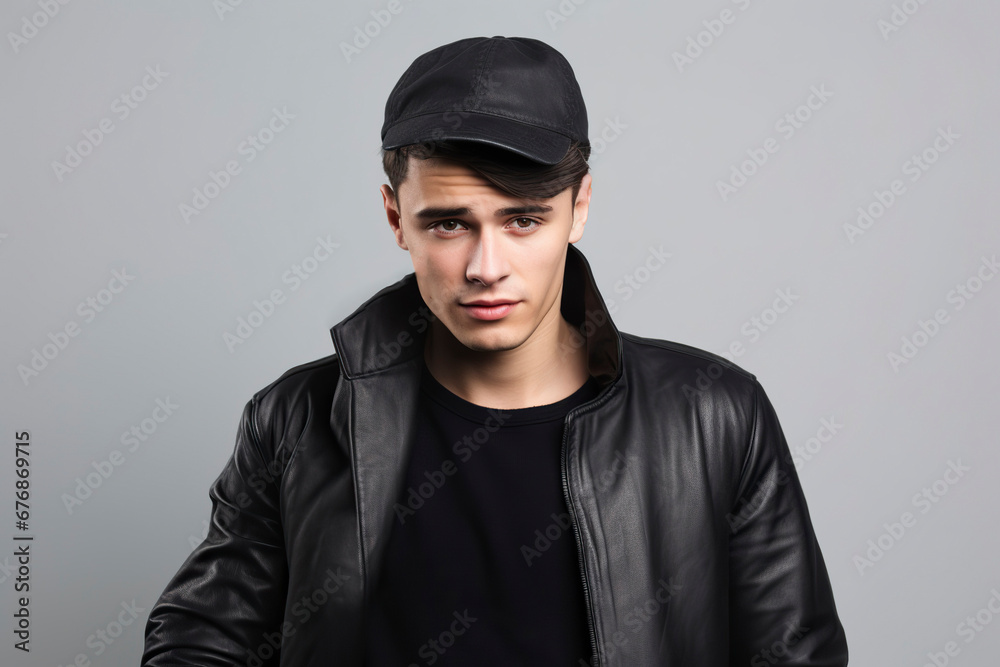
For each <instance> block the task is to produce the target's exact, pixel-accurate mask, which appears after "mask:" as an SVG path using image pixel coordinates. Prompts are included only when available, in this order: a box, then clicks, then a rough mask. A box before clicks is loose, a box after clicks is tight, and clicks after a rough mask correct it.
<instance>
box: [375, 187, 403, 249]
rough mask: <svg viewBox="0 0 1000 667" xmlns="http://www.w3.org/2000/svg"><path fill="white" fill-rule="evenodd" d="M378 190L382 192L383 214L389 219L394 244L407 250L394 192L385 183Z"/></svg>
mask: <svg viewBox="0 0 1000 667" xmlns="http://www.w3.org/2000/svg"><path fill="white" fill-rule="evenodd" d="M379 192H381V193H382V205H383V206H384V207H385V216H386V218H388V219H389V227H390V228H391V229H392V233H393V236H395V237H396V245H398V246H399V247H400V248H402V249H403V250H409V248H407V247H406V240H405V239H404V238H403V223H402V219H401V217H400V215H399V202H398V201H397V199H396V193H394V192H393V191H392V188H391V187H390V186H389V185H386V184H383V185H382V187H380V188H379Z"/></svg>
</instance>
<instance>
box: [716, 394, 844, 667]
mask: <svg viewBox="0 0 1000 667" xmlns="http://www.w3.org/2000/svg"><path fill="white" fill-rule="evenodd" d="M752 414H753V417H752V422H753V423H752V425H751V427H750V435H749V443H748V451H747V455H746V459H745V461H744V463H743V469H742V471H741V474H740V478H739V483H738V491H737V494H736V498H737V501H736V503H735V505H734V507H733V508H732V510H731V511H730V514H729V515H728V516H727V520H728V522H729V527H730V542H729V559H730V560H729V576H730V579H729V581H730V584H729V604H730V607H729V634H730V664H731V665H733V666H736V665H740V666H741V667H746V666H749V667H765V666H770V665H773V664H774V663H780V664H782V665H788V667H793V666H796V667H798V666H801V667H805V666H807V665H808V666H810V667H843V666H844V665H847V640H846V637H845V635H844V629H843V626H842V625H841V623H840V619H839V617H838V615H837V608H836V605H835V603H834V599H833V591H832V588H831V585H830V579H829V576H828V574H827V571H826V565H825V564H824V562H823V555H822V553H821V552H820V548H819V544H818V542H817V540H816V535H815V534H814V532H813V526H812V522H811V520H810V518H809V510H808V507H807V506H806V500H805V496H804V494H803V492H802V487H801V485H800V483H799V479H798V475H797V473H796V471H795V466H794V464H793V462H792V457H791V454H790V452H789V450H788V444H787V442H786V441H785V436H784V434H783V433H782V430H781V426H780V425H779V423H778V418H777V415H776V414H775V411H774V407H773V406H772V405H771V402H770V401H769V400H768V398H767V395H766V394H765V393H764V390H763V388H762V387H761V386H760V383H759V382H758V381H757V380H756V379H755V380H754V399H753V407H752Z"/></svg>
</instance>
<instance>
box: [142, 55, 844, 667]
mask: <svg viewBox="0 0 1000 667" xmlns="http://www.w3.org/2000/svg"><path fill="white" fill-rule="evenodd" d="M382 139H383V144H382V147H383V149H384V154H383V164H384V166H385V170H386V173H387V175H388V177H389V180H390V184H389V185H383V186H382V197H383V205H384V208H385V211H386V215H387V217H388V221H389V225H390V227H391V229H392V232H393V234H394V235H395V239H396V243H397V244H398V245H399V246H400V247H401V248H403V249H404V250H406V251H408V252H409V254H410V258H411V260H412V262H413V267H414V272H413V273H410V274H408V275H407V276H405V277H404V278H402V279H401V280H399V281H398V282H396V283H394V284H392V285H389V286H387V287H385V288H384V289H382V290H381V291H379V292H378V293H377V294H375V295H374V296H372V297H371V298H369V299H368V300H367V301H366V302H365V303H363V304H362V305H361V306H360V307H359V308H358V309H357V310H356V311H355V312H354V313H353V314H351V315H350V316H349V317H347V318H346V319H344V320H342V321H341V322H340V323H338V324H337V325H336V326H334V327H333V329H332V335H333V341H334V344H335V346H336V350H337V353H336V354H334V355H331V356H330V357H327V358H325V359H320V360H318V361H315V362H312V363H310V364H306V365H304V366H300V367H297V368H294V369H292V370H290V371H288V372H287V373H285V374H284V375H283V376H282V377H281V378H279V379H278V380H277V381H275V382H274V383H273V384H271V385H270V386H268V387H267V388H265V389H263V390H261V391H260V392H258V393H257V394H256V395H255V396H254V397H253V399H252V400H251V401H250V402H249V403H248V404H247V407H246V409H245V411H244V415H243V419H242V423H241V424H240V428H239V432H238V437H237V440H236V447H235V451H234V453H233V456H232V458H231V459H230V461H229V463H228V464H227V466H226V468H225V469H224V470H223V472H222V474H221V475H220V476H219V478H218V479H217V480H216V482H215V483H214V484H213V486H212V489H211V491H210V496H211V498H212V501H213V508H212V525H211V529H210V533H209V535H208V538H207V539H206V540H205V542H204V543H202V544H201V545H200V546H199V547H198V548H197V549H195V551H194V552H193V553H192V554H191V556H190V557H189V558H188V559H187V560H186V561H185V563H184V564H183V565H182V566H181V569H180V571H179V572H178V573H177V575H176V576H175V577H174V578H173V580H172V581H171V582H170V583H169V584H168V586H167V588H166V590H165V591H164V592H163V595H162V596H161V598H160V600H159V601H158V602H157V604H156V605H155V606H154V607H153V609H152V610H151V612H150V616H149V621H148V623H147V627H146V646H145V653H144V655H143V665H149V666H150V667H154V666H160V665H237V664H239V665H243V664H246V665H284V666H291V665H295V666H297V667H298V666H310V665H317V666H318V665H366V666H368V667H382V666H388V665H393V666H397V665H546V666H552V665H565V666H566V667H569V666H578V665H602V666H611V665H622V666H626V665H627V666H629V667H636V666H642V665H675V666H684V667H689V666H692V665H697V666H699V667H723V666H726V667H729V666H732V665H750V666H756V665H768V664H774V663H776V662H779V661H780V662H782V663H783V664H788V665H800V666H805V665H817V666H818V665H823V666H824V667H835V666H842V665H846V664H847V644H846V640H845V636H844V631H843V628H842V626H841V623H840V620H839V618H838V615H837V610H836V606H835V604H834V599H833V594H832V591H831V587H830V582H829V579H828V576H827V572H826V568H825V565H824V562H823V557H822V554H821V552H820V548H819V545H818V543H817V540H816V537H815V535H814V532H813V529H812V525H811V522H810V520H809V514H808V509H807V506H806V501H805V498H804V496H803V493H802V489H801V486H800V484H799V480H798V477H797V475H796V473H795V468H794V466H793V465H792V462H791V456H790V455H789V452H788V446H787V444H786V442H785V438H784V436H783V434H782V431H781V427H780V425H779V423H778V420H777V417H776V415H775V412H774V409H773V407H772V406H771V403H770V401H769V400H768V398H767V396H766V395H765V393H764V391H763V389H762V388H761V386H760V384H759V383H758V382H757V380H756V378H755V377H754V376H753V375H752V374H750V373H748V372H746V371H744V370H742V369H741V368H739V367H737V366H735V365H733V364H731V363H729V362H727V361H725V360H724V359H722V358H721V357H718V356H716V355H713V354H710V353H708V352H704V351H701V350H698V349H696V348H692V347H687V346H684V345H679V344H676V343H671V342H668V341H664V340H659V339H650V338H641V337H639V336H635V335H632V334H627V333H623V332H620V331H618V329H617V328H616V327H615V325H614V323H613V322H612V320H611V317H610V315H609V313H608V310H607V308H606V307H605V305H604V302H603V300H602V298H601V295H600V293H599V291H598V290H597V286H596V283H595V280H594V277H593V274H592V272H591V269H590V265H589V263H588V262H587V260H586V259H585V257H584V256H583V254H582V253H581V252H580V251H579V250H578V249H577V248H576V247H574V246H573V244H574V243H576V242H577V241H579V240H580V238H581V237H582V234H583V229H584V224H585V223H586V221H587V213H588V208H589V203H590V196H591V177H590V175H589V173H588V168H587V163H586V160H587V158H588V157H589V151H590V148H589V143H588V141H587V116H586V108H585V105H584V102H583V98H582V95H581V93H580V89H579V86H578V85H577V82H576V79H575V77H574V75H573V72H572V69H571V68H570V66H569V64H568V63H567V62H566V60H565V59H564V58H563V57H562V56H561V55H560V54H559V53H558V52H557V51H555V50H554V49H552V48H551V47H549V46H548V45H546V44H544V43H542V42H540V41H537V40H533V39H525V38H504V37H493V38H472V39H464V40H460V41H457V42H454V43H451V44H447V45H445V46H442V47H439V48H437V49H434V50H432V51H430V52H428V53H426V54H424V55H423V56H421V57H419V58H417V59H416V60H415V61H414V63H413V64H412V65H411V66H410V68H409V69H408V70H407V71H406V72H405V73H404V74H403V76H402V77H401V78H400V80H399V82H398V83H397V85H396V87H395V88H394V89H393V91H392V93H391V94H390V97H389V100H388V103H387V104H386V118H385V124H384V125H383V129H382Z"/></svg>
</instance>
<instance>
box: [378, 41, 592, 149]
mask: <svg viewBox="0 0 1000 667" xmlns="http://www.w3.org/2000/svg"><path fill="white" fill-rule="evenodd" d="M446 139H462V140H466V141H477V142H481V143H485V144H492V145H494V146H499V147H501V148H506V149H508V150H510V151H513V152H514V153H518V154H520V155H523V156H525V157H527V158H529V159H531V160H534V161H536V162H541V163H543V164H556V163H558V162H559V161H560V160H562V159H563V157H565V156H566V152H567V151H568V150H569V147H570V144H571V143H572V142H573V141H578V142H580V143H583V144H588V145H589V143H590V140H589V139H588V137H587V107H586V105H585V104H584V101H583V94H582V93H581V92H580V85H579V84H578V83H577V81H576V76H575V75H574V74H573V68H572V67H570V64H569V62H568V61H567V60H566V58H565V57H563V55H562V54H561V53H559V52H558V51H556V50H555V49H554V48H552V47H551V46H549V45H548V44H546V43H545V42H542V41H540V40H537V39H532V38H529V37H500V36H496V37H470V38H467V39H460V40H458V41H456V42H451V43H450V44H445V45H444V46H439V47H437V48H436V49H433V50H431V51H428V52H427V53H425V54H423V55H421V56H419V57H418V58H417V59H416V60H414V61H413V63H412V64H411V65H410V66H409V68H407V70H406V71H405V72H403V75H402V76H401V77H400V78H399V81H398V82H397V83H396V85H395V87H394V88H393V89H392V92H391V93H389V99H388V100H387V101H386V103H385V122H384V123H383V124H382V148H383V149H385V150H390V149H392V148H399V147H400V146H407V145H410V144H425V143H433V142H435V141H442V140H446Z"/></svg>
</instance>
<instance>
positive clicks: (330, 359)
mask: <svg viewBox="0 0 1000 667" xmlns="http://www.w3.org/2000/svg"><path fill="white" fill-rule="evenodd" d="M331 365H332V366H333V367H334V368H335V369H337V371H338V375H339V370H340V362H339V359H338V357H337V354H336V353H334V354H331V355H329V356H326V357H323V358H321V359H316V360H314V361H310V362H307V363H305V364H301V365H299V366H295V367H294V368H290V369H288V370H287V371H285V372H284V373H282V374H281V376H279V377H278V379H276V380H274V381H273V382H271V383H270V384H269V385H267V386H266V387H264V388H262V389H259V390H258V391H257V392H255V393H254V395H253V398H252V399H251V404H252V405H251V411H250V428H251V431H250V434H251V437H252V439H253V443H254V447H255V448H256V449H257V456H259V457H260V460H261V461H264V462H266V463H267V464H268V466H270V465H271V464H272V463H274V462H275V461H282V460H283V461H284V463H283V465H282V466H281V468H280V470H281V474H280V475H278V481H279V484H280V481H281V480H282V479H284V476H285V469H286V467H287V465H288V462H289V461H291V459H292V456H293V455H294V454H295V451H296V450H297V449H298V444H299V440H296V442H295V445H294V446H293V447H292V450H291V451H289V452H288V453H287V455H281V449H280V448H277V449H275V450H274V452H273V456H271V457H268V458H265V457H264V455H263V453H262V452H261V445H260V443H261V436H260V425H259V424H258V416H257V410H258V408H259V407H260V404H261V401H262V400H263V399H264V398H265V397H266V396H267V395H268V394H270V393H271V392H272V391H274V390H275V389H276V388H277V387H278V386H279V385H281V384H282V383H283V382H285V381H287V380H288V379H289V378H292V377H294V376H296V375H300V374H302V373H306V372H309V371H314V370H316V369H318V368H322V367H324V366H331Z"/></svg>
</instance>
